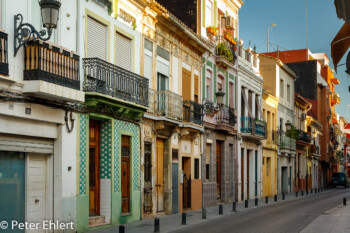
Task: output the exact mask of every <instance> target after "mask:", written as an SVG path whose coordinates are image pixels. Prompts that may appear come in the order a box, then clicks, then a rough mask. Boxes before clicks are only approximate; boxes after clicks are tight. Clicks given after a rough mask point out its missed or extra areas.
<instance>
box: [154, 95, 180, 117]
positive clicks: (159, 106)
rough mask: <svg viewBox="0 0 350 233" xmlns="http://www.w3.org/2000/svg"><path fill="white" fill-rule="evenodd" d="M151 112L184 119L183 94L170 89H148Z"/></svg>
mask: <svg viewBox="0 0 350 233" xmlns="http://www.w3.org/2000/svg"><path fill="white" fill-rule="evenodd" d="M148 96H149V110H148V112H149V113H152V114H155V115H161V116H165V117H169V118H172V119H175V120H182V117H183V112H182V111H183V109H182V106H183V101H182V96H180V95H178V94H176V93H173V92H171V91H168V90H162V91H155V90H153V89H149V90H148Z"/></svg>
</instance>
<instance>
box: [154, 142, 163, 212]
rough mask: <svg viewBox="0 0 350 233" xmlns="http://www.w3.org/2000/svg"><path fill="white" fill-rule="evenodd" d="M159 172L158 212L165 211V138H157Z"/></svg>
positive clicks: (157, 184) (157, 186)
mask: <svg viewBox="0 0 350 233" xmlns="http://www.w3.org/2000/svg"><path fill="white" fill-rule="evenodd" d="M156 147H157V158H156V159H157V168H156V170H157V173H156V193H157V212H161V211H164V177H163V166H164V161H163V160H164V140H163V139H160V138H157V144H156Z"/></svg>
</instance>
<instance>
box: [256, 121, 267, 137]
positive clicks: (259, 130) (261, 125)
mask: <svg viewBox="0 0 350 233" xmlns="http://www.w3.org/2000/svg"><path fill="white" fill-rule="evenodd" d="M255 133H256V134H257V135H259V136H263V137H265V136H266V122H265V121H261V120H256V121H255Z"/></svg>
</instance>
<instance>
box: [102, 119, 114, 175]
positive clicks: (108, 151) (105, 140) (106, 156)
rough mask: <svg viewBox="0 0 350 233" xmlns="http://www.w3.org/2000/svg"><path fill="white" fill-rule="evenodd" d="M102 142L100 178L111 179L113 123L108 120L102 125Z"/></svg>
mask: <svg viewBox="0 0 350 233" xmlns="http://www.w3.org/2000/svg"><path fill="white" fill-rule="evenodd" d="M100 141H101V142H100V178H101V179H110V178H111V172H112V170H111V164H112V159H111V158H112V121H110V120H107V121H103V122H102V123H101V140H100Z"/></svg>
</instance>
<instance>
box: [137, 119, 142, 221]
mask: <svg viewBox="0 0 350 233" xmlns="http://www.w3.org/2000/svg"><path fill="white" fill-rule="evenodd" d="M137 126H138V127H139V130H140V174H139V176H140V220H142V189H141V146H142V142H141V139H142V130H141V126H140V123H138V124H137Z"/></svg>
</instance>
